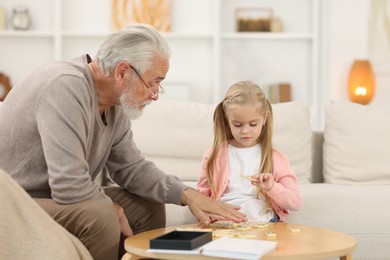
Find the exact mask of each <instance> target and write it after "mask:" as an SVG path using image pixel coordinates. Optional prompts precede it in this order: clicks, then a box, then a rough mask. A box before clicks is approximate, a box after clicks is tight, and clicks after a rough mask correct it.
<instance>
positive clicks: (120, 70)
mask: <svg viewBox="0 0 390 260" xmlns="http://www.w3.org/2000/svg"><path fill="white" fill-rule="evenodd" d="M128 69H129V65H128V64H127V63H126V62H119V63H118V64H117V65H116V66H115V69H114V77H115V79H120V80H123V78H124V76H125V74H126V70H128Z"/></svg>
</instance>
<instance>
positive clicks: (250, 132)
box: [198, 81, 301, 222]
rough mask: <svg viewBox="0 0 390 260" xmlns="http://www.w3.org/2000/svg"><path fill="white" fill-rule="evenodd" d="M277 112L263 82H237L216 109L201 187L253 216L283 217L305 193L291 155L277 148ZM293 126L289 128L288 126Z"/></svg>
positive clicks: (204, 192)
mask: <svg viewBox="0 0 390 260" xmlns="http://www.w3.org/2000/svg"><path fill="white" fill-rule="evenodd" d="M272 125H273V115H272V108H271V104H270V103H269V101H268V100H267V99H266V97H265V95H264V92H263V91H262V90H261V88H260V87H259V86H257V85H256V84H254V83H253V82H249V81H241V82H238V83H236V84H234V85H232V86H231V87H230V88H229V90H228V92H227V93H226V96H225V99H224V100H223V101H222V102H221V103H219V104H218V105H217V107H216V109H215V112H214V144H213V147H212V148H211V149H209V150H208V151H207V152H206V153H205V155H204V157H203V161H202V167H201V174H200V177H199V181H198V190H199V191H200V192H201V193H203V194H205V195H206V196H209V197H211V198H213V199H215V200H220V201H221V202H226V203H229V204H233V205H237V206H240V207H241V212H242V213H245V214H246V215H247V218H248V219H249V220H256V221H264V222H268V221H270V222H276V221H284V220H285V219H286V216H287V215H288V213H289V210H294V211H296V210H298V209H299V208H300V206H301V195H300V190H299V188H298V185H297V182H296V176H295V174H294V172H293V171H292V170H291V167H290V165H289V162H288V159H287V157H286V156H285V155H284V154H282V153H281V152H278V151H276V150H275V149H273V148H272V127H273V126H272ZM286 131H288V129H286Z"/></svg>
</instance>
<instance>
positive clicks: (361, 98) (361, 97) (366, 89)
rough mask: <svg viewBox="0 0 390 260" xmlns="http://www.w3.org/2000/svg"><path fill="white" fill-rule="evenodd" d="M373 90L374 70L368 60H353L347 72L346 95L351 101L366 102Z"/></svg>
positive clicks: (369, 99) (364, 103) (371, 95)
mask: <svg viewBox="0 0 390 260" xmlns="http://www.w3.org/2000/svg"><path fill="white" fill-rule="evenodd" d="M374 92H375V79H374V72H373V70H372V68H371V64H370V61H368V60H355V61H354V63H353V64H352V67H351V71H350V72H349V80H348V95H349V98H350V99H351V101H352V102H355V103H360V104H362V105H366V104H368V103H369V102H370V101H371V99H372V97H373V96H374Z"/></svg>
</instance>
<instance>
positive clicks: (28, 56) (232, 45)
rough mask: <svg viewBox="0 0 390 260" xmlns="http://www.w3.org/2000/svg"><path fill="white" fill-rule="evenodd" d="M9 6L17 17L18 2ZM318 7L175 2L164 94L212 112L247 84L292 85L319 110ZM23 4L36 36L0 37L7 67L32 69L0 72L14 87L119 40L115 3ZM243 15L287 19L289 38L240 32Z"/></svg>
mask: <svg viewBox="0 0 390 260" xmlns="http://www.w3.org/2000/svg"><path fill="white" fill-rule="evenodd" d="M3 1H4V3H2V6H3V7H4V8H5V9H6V10H7V11H8V12H9V11H10V10H12V8H13V7H14V5H15V4H14V0H3ZM319 1H320V0H294V1H293V2H294V3H293V2H292V1H291V0H278V1H272V0H171V3H172V12H171V32H168V33H162V36H163V37H164V38H165V39H166V40H167V41H168V44H169V46H170V47H171V51H172V56H171V60H170V70H169V72H168V74H167V79H166V80H165V81H164V87H165V86H166V88H167V90H168V89H169V88H170V87H172V90H173V93H174V92H176V91H178V90H177V89H180V88H183V89H185V93H186V94H185V95H184V94H183V95H180V96H181V97H187V101H193V102H201V103H211V104H213V103H217V102H219V101H220V100H221V99H222V98H223V96H224V94H225V92H226V89H227V88H228V87H229V86H230V85H231V84H233V83H234V82H237V81H240V80H253V81H254V82H256V83H257V84H259V85H260V86H262V87H263V89H264V90H265V92H267V89H268V86H269V85H270V84H274V83H277V82H280V81H284V82H289V83H291V86H292V90H293V95H292V96H293V100H295V101H302V102H304V103H306V104H307V105H308V106H309V107H311V109H312V110H313V111H315V110H317V109H316V107H315V104H316V100H317V98H318V85H319V83H318V82H319V79H318V70H319V66H320V65H319V64H320V61H319V59H320V57H319V39H318V35H319V33H318V30H319V24H320V23H319V21H320V17H321V16H320V15H319V10H320V6H319V4H318V2H319ZM24 2H25V3H24V5H25V6H27V7H28V8H29V10H30V13H31V16H32V20H33V23H32V27H31V30H28V31H14V30H12V29H8V30H5V31H0V39H1V40H0V47H1V49H2V51H0V60H7V61H8V60H11V59H15V60H17V59H19V58H20V59H23V60H24V61H25V62H24V63H23V67H22V69H20V65H19V64H14V63H11V64H9V63H8V62H7V63H3V64H0V71H3V72H6V73H7V74H9V75H10V76H11V78H12V80H13V82H16V81H18V80H20V79H21V78H23V77H24V76H26V74H28V73H29V72H30V71H32V70H33V69H34V68H35V67H36V66H37V65H40V64H42V63H45V62H48V61H52V60H68V59H71V58H74V57H77V56H78V55H81V54H83V53H89V54H91V55H94V54H95V53H96V52H97V50H98V48H99V46H100V45H101V43H102V41H103V40H104V38H105V37H106V36H107V35H109V34H111V33H112V32H113V29H112V11H111V5H112V0H102V1H101V2H102V3H100V4H99V5H96V4H95V1H94V0H83V1H79V0H29V1H24ZM91 6H93V9H94V14H95V15H94V16H92V17H90V16H88V15H89V11H90V7H91ZM240 7H254V8H258V7H260V8H261V7H266V8H271V9H272V10H273V11H274V14H275V15H276V16H278V17H280V18H281V19H282V21H283V25H284V26H283V32H280V33H276V32H237V31H236V17H235V10H236V9H237V8H240ZM96 14H97V15H96ZM8 28H10V27H8ZM31 49H34V51H33V52H31ZM313 122H314V121H313Z"/></svg>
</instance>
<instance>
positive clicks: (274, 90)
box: [268, 83, 291, 104]
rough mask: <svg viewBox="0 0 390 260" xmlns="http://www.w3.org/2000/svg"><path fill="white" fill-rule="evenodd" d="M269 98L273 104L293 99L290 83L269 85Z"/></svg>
mask: <svg viewBox="0 0 390 260" xmlns="http://www.w3.org/2000/svg"><path fill="white" fill-rule="evenodd" d="M268 94H269V95H268V99H269V102H271V104H275V103H282V102H289V101H291V86H290V84H289V83H277V84H273V85H271V86H269V88H268Z"/></svg>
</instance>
